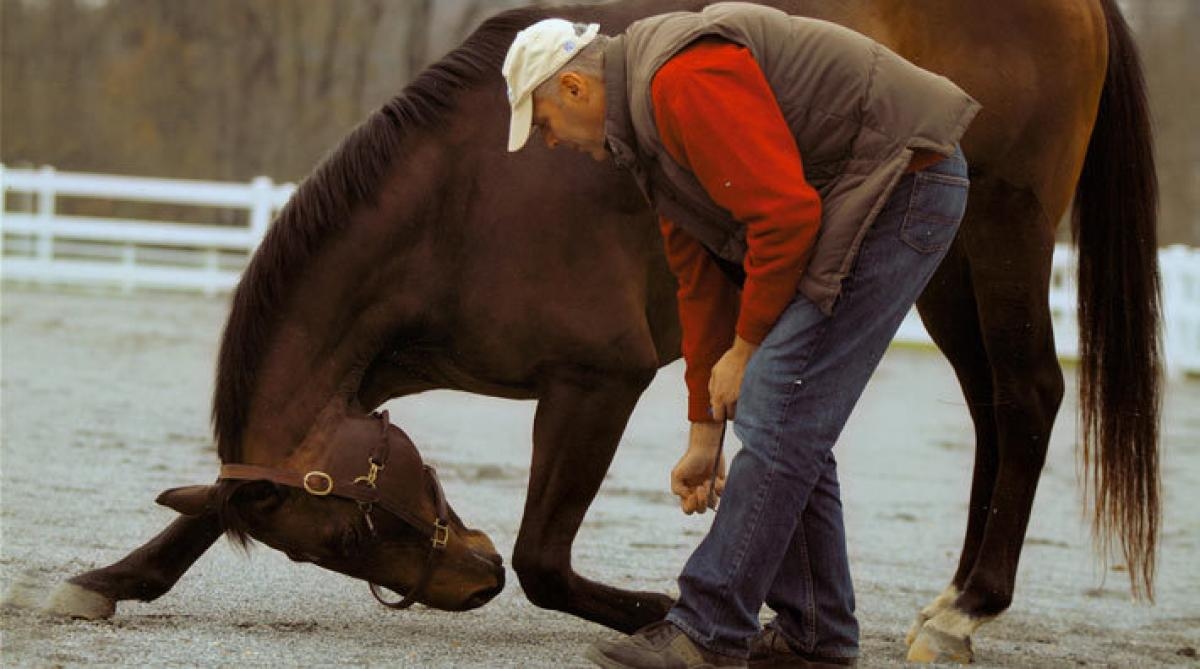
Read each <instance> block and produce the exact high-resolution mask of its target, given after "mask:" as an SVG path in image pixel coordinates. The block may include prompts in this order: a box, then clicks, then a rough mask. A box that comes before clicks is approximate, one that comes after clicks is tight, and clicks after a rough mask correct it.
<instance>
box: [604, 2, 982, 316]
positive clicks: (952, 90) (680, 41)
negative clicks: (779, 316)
mask: <svg viewBox="0 0 1200 669" xmlns="http://www.w3.org/2000/svg"><path fill="white" fill-rule="evenodd" d="M706 36H716V37H720V38H723V39H727V40H729V41H732V42H736V43H738V44H741V45H743V46H745V47H747V48H748V49H749V50H750V53H751V54H752V55H753V56H754V59H755V60H756V61H757V62H758V65H759V67H760V68H761V69H762V71H763V74H764V75H765V76H766V79H767V82H768V83H769V84H770V86H771V89H772V90H773V92H774V93H775V98H776V100H777V101H778V103H779V106H780V108H781V110H782V111H783V117H784V119H785V120H786V121H787V123H788V126H789V128H790V129H791V131H792V135H793V136H794V137H795V138H796V145H797V147H798V148H799V150H800V156H801V158H802V160H803V163H804V174H805V177H806V178H807V180H808V181H809V183H810V184H811V185H812V186H813V187H814V188H815V189H816V190H817V192H818V193H819V194H820V196H821V207H822V214H821V228H820V232H819V233H818V237H817V240H816V243H815V246H814V248H813V250H812V255H811V259H810V261H809V263H808V266H807V267H806V269H805V271H804V275H803V276H802V277H800V282H799V290H800V292H802V293H803V294H804V295H805V296H806V297H808V298H809V299H810V300H812V301H813V302H814V303H815V304H817V305H818V306H819V307H820V308H821V309H822V310H824V311H825V312H826V313H829V312H830V311H831V310H832V308H833V304H834V301H835V300H836V299H837V296H838V293H839V291H840V288H841V281H842V278H843V277H844V276H845V275H846V273H847V272H848V271H849V270H850V267H851V264H852V263H853V261H854V257H855V255H856V253H857V251H858V247H859V244H860V243H861V241H862V238H863V236H864V235H865V234H866V232H867V230H868V229H869V228H870V226H871V223H872V222H873V221H874V220H875V217H876V215H878V213H879V211H880V209H882V207H883V205H884V203H885V202H886V200H887V198H888V195H889V194H890V193H891V191H892V188H893V187H894V186H895V184H896V181H897V180H899V178H900V177H901V176H902V175H903V173H904V170H905V168H906V167H907V166H908V163H909V160H910V159H911V157H912V151H913V149H928V150H932V151H935V152H938V153H940V154H942V155H945V156H949V155H951V154H952V153H953V152H954V145H955V143H956V142H957V141H958V140H959V138H960V137H962V135H963V133H964V132H965V131H966V128H967V125H968V124H969V123H970V122H971V120H972V119H973V118H974V117H975V114H976V112H978V111H979V104H978V103H977V102H975V101H974V100H973V99H971V97H970V96H968V95H967V94H966V93H964V92H963V91H962V90H961V89H959V88H958V87H957V86H955V85H954V84H953V83H951V82H950V80H949V79H946V78H945V77H942V76H939V75H936V74H933V73H931V72H928V71H926V70H923V69H921V68H919V67H917V66H916V65H913V64H912V63H909V62H908V61H906V60H904V59H903V58H901V57H900V56H898V55H896V54H895V53H894V52H892V51H890V50H888V49H887V48H886V47H884V46H882V45H881V44H879V43H877V42H875V41H873V40H871V39H869V38H867V37H865V36H863V35H861V34H859V33H856V32H854V31H852V30H849V29H846V28H842V27H841V26H838V25H835V24H833V23H829V22H826V21H820V20H816V19H807V18H801V17H795V16H789V15H787V14H784V13H783V12H780V11H779V10H776V9H771V8H768V7H762V6H759V5H751V4H745V3H740V2H726V3H719V4H715V5H710V6H708V7H707V8H705V9H704V10H703V11H700V12H676V13H671V14H662V15H659V16H653V17H650V18H647V19H643V20H641V21H638V22H636V23H633V24H632V25H630V26H629V28H628V29H627V30H626V31H625V32H624V33H623V34H621V35H619V36H617V37H615V38H613V39H612V41H611V42H610V43H609V46H608V48H607V49H606V51H605V96H606V104H607V110H606V114H607V118H606V120H605V132H606V134H607V138H606V139H607V142H608V147H609V149H610V151H611V152H612V154H613V158H614V159H615V161H616V163H617V164H618V165H620V166H622V167H625V168H627V169H629V170H630V171H631V172H632V173H633V176H634V178H635V180H636V181H637V183H638V185H639V186H640V187H641V189H642V192H643V193H644V194H645V195H646V197H647V199H648V200H649V201H650V203H651V204H652V205H653V206H654V208H655V209H656V210H657V211H658V213H659V214H661V215H663V216H664V217H666V218H667V219H668V220H670V221H671V222H672V223H674V224H676V225H678V226H679V227H681V228H682V229H684V230H685V231H687V232H688V233H689V234H691V235H692V236H694V237H695V238H696V239H697V240H699V241H700V242H701V243H702V244H703V245H704V246H705V247H707V248H708V249H709V251H710V252H711V253H712V254H713V255H715V256H717V257H718V258H719V259H721V260H724V261H727V263H726V264H727V265H728V264H729V263H734V264H736V265H735V266H737V267H740V265H741V263H742V260H743V258H744V257H745V254H746V234H745V226H744V225H743V224H741V223H739V222H738V221H735V220H734V219H733V218H732V216H731V215H730V213H729V212H728V211H727V210H725V209H723V208H722V207H720V206H719V205H717V204H716V203H715V202H713V201H712V198H710V197H709V196H708V193H707V192H706V191H705V190H704V188H703V187H702V186H701V185H700V183H699V182H698V181H697V180H696V178H695V177H694V176H693V175H692V174H691V172H689V171H688V170H686V169H684V168H683V167H681V166H680V165H679V164H678V163H676V162H675V160H674V159H672V158H671V156H670V154H669V153H668V152H667V151H666V149H665V148H664V147H663V145H662V142H661V141H660V139H659V136H658V132H657V129H656V127H655V120H654V108H653V103H652V100H651V93H650V84H651V81H652V79H653V78H654V75H655V73H656V72H658V69H659V68H660V67H662V65H663V64H664V63H665V62H666V61H667V60H668V59H670V58H671V57H672V56H674V55H675V54H676V53H678V52H679V51H680V50H682V49H683V48H684V47H686V46H688V45H689V44H691V43H692V42H694V41H696V40H697V39H699V38H702V37H706Z"/></svg>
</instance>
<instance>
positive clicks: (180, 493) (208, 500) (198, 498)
mask: <svg viewBox="0 0 1200 669" xmlns="http://www.w3.org/2000/svg"><path fill="white" fill-rule="evenodd" d="M214 489H215V486H211V485H189V486H184V487H182V488H171V489H170V490H164V491H163V492H162V493H161V494H160V495H159V496H158V499H156V500H154V501H155V502H158V503H159V504H162V505H163V506H165V507H169V508H172V509H175V510H176V511H178V512H179V513H182V514H183V515H185V516H201V515H204V514H205V513H206V512H208V511H212V510H213V507H212V497H213V491H214Z"/></svg>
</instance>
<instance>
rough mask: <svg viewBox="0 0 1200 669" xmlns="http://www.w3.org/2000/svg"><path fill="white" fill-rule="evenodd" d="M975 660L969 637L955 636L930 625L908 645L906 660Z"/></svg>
mask: <svg viewBox="0 0 1200 669" xmlns="http://www.w3.org/2000/svg"><path fill="white" fill-rule="evenodd" d="M974 660H975V652H974V651H973V650H971V637H956V636H952V635H950V634H946V633H945V632H943V631H941V630H938V629H934V628H933V627H932V626H930V625H924V626H922V627H921V631H920V632H919V633H918V634H917V635H916V638H915V639H913V642H912V644H911V645H909V647H908V661H909V662H919V663H922V664H928V663H932V662H956V663H958V664H970V663H971V662H973V661H974Z"/></svg>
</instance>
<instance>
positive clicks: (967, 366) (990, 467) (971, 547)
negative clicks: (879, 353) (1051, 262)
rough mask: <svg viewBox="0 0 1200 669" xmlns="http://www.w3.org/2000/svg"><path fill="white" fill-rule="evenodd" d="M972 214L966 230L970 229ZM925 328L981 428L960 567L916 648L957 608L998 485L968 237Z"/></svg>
mask: <svg viewBox="0 0 1200 669" xmlns="http://www.w3.org/2000/svg"><path fill="white" fill-rule="evenodd" d="M970 218H971V214H970V213H968V220H967V221H964V223H963V227H964V228H966V227H969V225H970V222H969V219H970ZM917 306H918V309H919V311H920V313H921V319H922V321H923V322H924V323H925V329H926V330H928V331H929V334H930V336H931V337H932V338H933V341H934V343H936V344H937V346H938V348H939V349H941V351H942V353H943V354H944V355H945V356H946V358H947V359H948V360H949V361H950V364H951V365H952V366H953V367H954V373H955V375H956V376H957V378H958V383H959V385H960V386H961V388H962V391H963V396H964V398H965V399H966V403H967V409H968V410H969V411H970V413H971V419H972V422H973V423H974V426H975V467H974V471H973V473H972V477H971V499H970V504H969V506H968V515H967V531H966V536H965V538H964V539H963V549H962V553H961V554H960V556H959V563H958V569H957V570H956V572H955V574H954V578H953V579H951V581H950V584H949V585H947V586H946V588H945V590H943V591H942V592H941V593H940V594H939V595H938V596H937V597H936V598H934V600H933V601H932V602H930V603H929V604H928V605H926V606H925V607H924V608H922V609H921V610H920V611H919V612H918V613H917V619H916V621H915V622H914V623H913V625H912V628H911V629H909V631H908V636H907V637H906V638H905V642H906V643H907V644H908V645H910V646H911V645H912V643H913V641H914V640H915V639H916V637H917V634H918V633H919V632H920V631H921V627H922V626H923V625H924V624H925V622H926V621H928V620H929V619H930V618H933V617H934V616H936V615H937V614H939V613H941V612H942V611H943V610H945V609H947V608H949V607H950V606H951V605H953V604H954V600H955V599H957V598H958V595H959V594H960V593H961V592H962V587H963V584H964V583H965V582H966V580H967V576H968V575H969V574H970V572H971V569H972V568H973V567H974V566H975V558H976V556H977V555H978V554H979V544H980V541H981V540H982V539H983V529H984V526H985V524H986V522H987V516H988V508H989V506H990V505H991V497H992V488H993V486H994V484H995V481H996V422H995V418H994V415H993V412H992V405H993V404H994V402H993V400H992V398H993V395H992V370H991V366H990V365H989V364H988V359H987V351H986V350H985V348H984V345H983V333H982V331H981V330H980V326H979V321H978V320H977V319H975V318H974V315H975V314H976V313H977V311H978V305H977V304H976V302H975V295H974V293H973V291H972V287H971V274H970V268H969V266H968V260H967V256H966V252H965V250H964V248H963V243H962V236H960V238H959V239H958V240H957V241H956V242H955V243H954V244H953V245H952V246H951V247H950V250H949V251H948V252H947V253H946V257H945V258H944V259H943V260H942V264H941V266H939V267H938V271H937V273H936V274H935V275H934V277H933V279H932V280H931V281H930V282H929V285H928V286H927V287H926V289H925V292H924V293H923V294H922V295H921V298H920V300H918V302H917Z"/></svg>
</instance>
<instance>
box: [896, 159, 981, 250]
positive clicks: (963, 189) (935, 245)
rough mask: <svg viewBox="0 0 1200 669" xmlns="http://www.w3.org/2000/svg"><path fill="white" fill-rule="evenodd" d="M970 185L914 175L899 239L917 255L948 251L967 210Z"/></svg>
mask: <svg viewBox="0 0 1200 669" xmlns="http://www.w3.org/2000/svg"><path fill="white" fill-rule="evenodd" d="M969 187H970V181H968V180H967V179H965V178H963V177H959V176H954V175H951V174H941V173H939V172H929V171H922V172H917V173H916V174H915V175H914V179H913V186H912V194H911V195H910V196H909V200H908V211H906V212H905V214H904V222H903V223H902V224H901V225H900V239H901V240H903V241H904V243H905V244H908V245H909V246H911V247H912V248H913V249H914V250H916V251H917V252H919V253H939V252H941V251H945V250H946V249H947V248H949V247H950V242H952V241H954V235H955V233H956V232H958V225H959V223H961V222H962V217H963V213H964V212H965V211H966V209H967V190H968V188H969Z"/></svg>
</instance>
